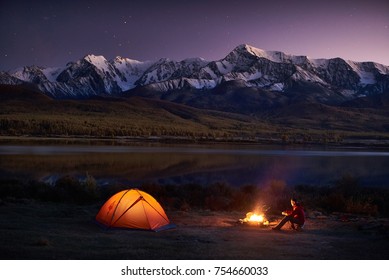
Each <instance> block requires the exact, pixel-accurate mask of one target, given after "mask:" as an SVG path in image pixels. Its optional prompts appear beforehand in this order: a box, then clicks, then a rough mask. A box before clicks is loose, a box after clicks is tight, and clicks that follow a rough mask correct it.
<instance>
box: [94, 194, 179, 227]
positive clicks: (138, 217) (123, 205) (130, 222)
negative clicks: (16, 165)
mask: <svg viewBox="0 0 389 280" xmlns="http://www.w3.org/2000/svg"><path fill="white" fill-rule="evenodd" d="M96 221H97V222H98V223H100V224H102V225H104V226H106V227H108V228H129V229H143V230H153V231H161V230H165V229H170V228H174V227H175V225H173V224H171V223H170V221H169V219H168V217H167V216H166V213H165V211H164V210H163V208H162V207H161V205H160V204H159V203H158V202H157V200H155V198H154V197H152V196H151V195H149V194H148V193H145V192H143V191H140V190H138V189H128V190H123V191H121V192H118V193H116V194H114V195H113V196H111V197H110V198H109V199H108V200H107V201H106V202H105V203H104V205H103V206H102V207H101V208H100V211H99V212H98V214H97V215H96Z"/></svg>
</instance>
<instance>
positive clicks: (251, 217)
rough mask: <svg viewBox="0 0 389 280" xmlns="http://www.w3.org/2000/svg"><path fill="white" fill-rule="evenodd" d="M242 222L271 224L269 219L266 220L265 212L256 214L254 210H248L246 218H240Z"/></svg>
mask: <svg viewBox="0 0 389 280" xmlns="http://www.w3.org/2000/svg"><path fill="white" fill-rule="evenodd" d="M240 222H241V223H250V224H257V225H260V224H262V225H265V226H267V225H269V221H268V220H266V218H265V215H263V214H256V213H253V212H248V213H247V214H246V218H244V219H240Z"/></svg>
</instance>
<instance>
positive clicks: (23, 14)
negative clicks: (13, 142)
mask: <svg viewBox="0 0 389 280" xmlns="http://www.w3.org/2000/svg"><path fill="white" fill-rule="evenodd" d="M0 38H1V41H0V70H12V69H14V68H16V67H20V66H24V65H38V66H64V65H65V64H66V63H67V62H69V61H75V60H78V59H80V58H82V57H83V56H85V55H86V54H95V55H103V56H105V57H106V58H107V59H112V58H114V57H115V56H118V55H120V56H123V57H126V58H132V59H137V60H156V59H159V58H162V57H168V58H171V59H175V60H181V59H184V58H189V57H203V58H205V59H207V60H216V59H221V58H223V57H224V56H225V55H227V54H228V52H230V51H231V50H232V49H233V48H234V47H236V46H237V45H239V44H242V43H247V44H250V45H253V46H255V47H257V48H261V49H265V50H279V51H283V52H286V53H289V54H296V55H308V56H309V57H312V58H331V57H342V58H345V59H351V60H355V61H375V62H379V63H383V64H385V65H389V1H388V0H369V1H365V0H346V1H343V0H327V1H313V0H310V1H309V0H305V1H304V0H289V1H281V0H271V1H259V0H239V1H238V0H220V1H219V0H215V1H212V0H208V1H202V0H198V1H193V0H192V1H185V0H174V1H162V0H160V1H150V0H141V1H131V0H125V1H107V0H105V1H100V0H96V1H83V0H80V1H40V0H34V1H31V0H27V1H21V0H10V1H8V0H0Z"/></svg>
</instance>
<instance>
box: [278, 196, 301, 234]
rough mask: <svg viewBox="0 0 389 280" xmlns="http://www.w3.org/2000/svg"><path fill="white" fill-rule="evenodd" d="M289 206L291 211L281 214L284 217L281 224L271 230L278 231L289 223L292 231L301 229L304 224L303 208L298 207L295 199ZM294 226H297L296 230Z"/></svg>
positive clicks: (298, 204)
mask: <svg viewBox="0 0 389 280" xmlns="http://www.w3.org/2000/svg"><path fill="white" fill-rule="evenodd" d="M290 204H291V205H292V207H293V209H292V210H286V211H284V212H282V215H285V217H284V218H283V219H282V220H281V222H279V224H278V225H277V226H275V227H273V228H272V229H274V230H280V229H281V228H282V227H283V225H284V224H285V223H286V222H290V223H291V227H292V229H295V230H301V229H302V228H303V226H304V223H305V213H304V208H303V207H302V206H301V205H300V203H298V202H297V200H296V199H295V198H292V199H291V200H290ZM295 224H296V225H297V228H296V226H295Z"/></svg>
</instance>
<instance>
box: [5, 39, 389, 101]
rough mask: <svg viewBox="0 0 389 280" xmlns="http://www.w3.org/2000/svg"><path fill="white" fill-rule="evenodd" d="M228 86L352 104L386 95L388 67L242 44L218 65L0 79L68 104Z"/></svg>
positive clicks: (24, 72) (110, 68)
mask: <svg viewBox="0 0 389 280" xmlns="http://www.w3.org/2000/svg"><path fill="white" fill-rule="evenodd" d="M229 81H239V83H240V84H242V85H244V86H246V87H257V88H265V89H267V90H272V91H284V92H288V89H289V87H290V86H293V83H295V82H297V83H299V84H300V85H303V84H304V83H311V84H317V85H320V87H322V88H327V89H328V90H330V91H333V92H337V93H339V94H343V95H344V96H345V97H347V98H353V97H356V96H358V95H366V94H377V93H382V92H384V91H388V90H389V67H388V66H385V65H382V64H378V63H373V62H353V61H346V60H343V59H341V58H333V59H311V58H309V57H307V56H302V55H290V54H285V53H283V52H280V51H265V50H262V49H258V48H255V47H253V46H250V45H245V44H243V45H239V46H237V47H236V48H234V49H233V50H232V51H231V52H230V53H228V54H227V55H226V56H225V57H224V58H222V59H220V60H217V61H206V60H204V59H202V58H188V59H184V60H182V61H174V60H171V59H167V58H164V59H160V60H158V61H155V62H151V61H146V62H142V61H137V60H133V59H128V58H123V57H120V56H118V57H116V58H114V59H113V60H111V61H109V60H107V59H106V58H104V57H103V56H97V55H92V54H91V55H87V56H85V57H84V58H82V59H80V60H78V61H75V62H70V63H68V64H67V65H66V67H63V68H44V67H37V66H29V67H28V66H27V67H23V68H20V69H17V70H16V71H13V72H8V73H2V74H1V75H0V83H4V84H16V83H23V82H27V83H33V84H36V85H37V86H38V87H39V88H40V89H41V90H42V91H43V92H45V93H47V94H49V95H52V96H54V97H71V98H78V97H87V96H90V95H101V94H103V95H111V94H121V93H122V92H124V91H127V90H131V89H134V88H141V87H147V88H148V89H151V90H156V91H160V92H165V91H172V90H180V89H187V88H191V89H194V90H203V89H212V88H215V87H217V86H218V85H221V84H222V83H225V82H229ZM300 82H303V83H300Z"/></svg>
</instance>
